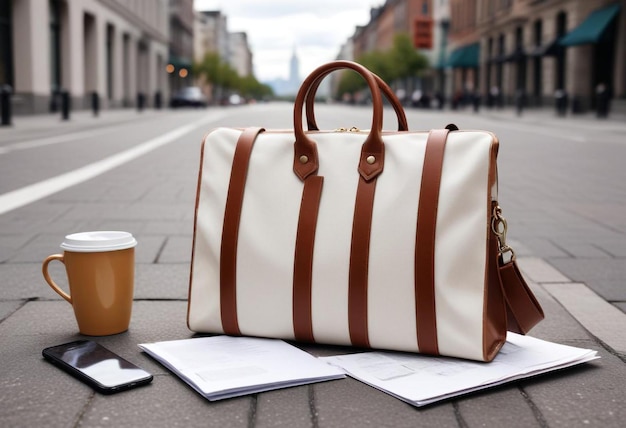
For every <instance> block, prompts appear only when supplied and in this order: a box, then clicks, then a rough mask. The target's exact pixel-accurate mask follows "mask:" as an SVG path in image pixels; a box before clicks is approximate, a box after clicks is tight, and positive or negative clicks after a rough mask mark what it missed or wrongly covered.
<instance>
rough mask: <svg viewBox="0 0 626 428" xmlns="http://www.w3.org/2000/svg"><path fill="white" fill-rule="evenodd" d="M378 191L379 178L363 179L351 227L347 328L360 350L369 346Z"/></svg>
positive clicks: (351, 339) (358, 191)
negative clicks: (369, 299)
mask: <svg viewBox="0 0 626 428" xmlns="http://www.w3.org/2000/svg"><path fill="white" fill-rule="evenodd" d="M375 190H376V178H373V179H371V180H368V181H366V180H365V179H364V178H363V177H360V179H359V185H358V187H357V192H356V202H355V207H354V219H353V223H352V246H351V248H350V273H349V285H348V326H349V329H350V341H351V342H352V345H354V346H361V347H369V346H370V344H369V337H368V328H367V286H368V265H369V249H370V232H371V229H372V212H373V210H374V192H375Z"/></svg>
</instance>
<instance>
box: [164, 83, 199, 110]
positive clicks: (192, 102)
mask: <svg viewBox="0 0 626 428" xmlns="http://www.w3.org/2000/svg"><path fill="white" fill-rule="evenodd" d="M207 104H208V101H207V98H206V97H205V96H204V94H203V93H202V89H200V88H199V87H197V86H188V87H186V88H183V89H181V90H179V91H177V92H176V93H175V94H174V95H173V96H172V99H171V100H170V107H174V108H176V107H206V106H207Z"/></svg>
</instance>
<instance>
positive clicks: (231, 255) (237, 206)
mask: <svg viewBox="0 0 626 428" xmlns="http://www.w3.org/2000/svg"><path fill="white" fill-rule="evenodd" d="M263 131H264V129H263V128H246V129H244V130H243V132H242V133H241V135H240V136H239V140H238V141H237V147H236V148H235V155H234V157H233V164H232V167H231V170H230V183H229V185H228V194H227V196H226V208H225V210H224V225H223V228H222V246H221V253H220V309H221V316H222V329H223V330H224V333H226V334H231V335H240V334H241V331H240V330H239V323H238V321H237V239H238V236H239V220H240V218H241V207H242V205H243V194H244V190H245V187H246V178H247V175H248V163H249V161H250V155H251V154H252V147H253V145H254V141H255V140H256V137H257V135H259V133H261V132H263Z"/></svg>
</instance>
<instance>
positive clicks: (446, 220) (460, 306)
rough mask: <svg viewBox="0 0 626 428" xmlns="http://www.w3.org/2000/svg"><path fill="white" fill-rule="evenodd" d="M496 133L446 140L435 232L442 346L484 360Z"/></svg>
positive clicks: (452, 353) (467, 133) (443, 351)
mask: <svg viewBox="0 0 626 428" xmlns="http://www.w3.org/2000/svg"><path fill="white" fill-rule="evenodd" d="M492 141H493V140H492V136H491V135H490V134H488V133H485V132H471V131H456V132H451V133H450V134H449V135H448V141H447V144H446V149H445V155H444V163H443V173H442V179H441V187H440V193H439V205H438V210H437V229H436V236H435V305H436V314H437V315H436V318H437V340H438V345H439V352H440V353H441V354H444V355H450V356H460V357H465V358H472V359H478V360H481V359H482V358H483V350H482V343H483V340H482V338H483V323H482V319H483V313H484V312H483V311H484V301H483V297H484V294H485V293H484V287H485V284H486V280H485V276H486V254H487V237H488V230H489V229H488V228H489V212H488V211H489V201H490V196H491V195H490V191H491V189H490V188H489V168H490V165H489V159H490V153H491V144H492Z"/></svg>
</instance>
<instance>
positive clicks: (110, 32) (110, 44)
mask: <svg viewBox="0 0 626 428" xmlns="http://www.w3.org/2000/svg"><path fill="white" fill-rule="evenodd" d="M115 49H116V46H115V28H114V27H113V25H112V24H107V43H106V61H107V63H106V70H107V98H108V99H110V100H112V99H113V74H114V73H113V70H114V68H113V61H114V52H115Z"/></svg>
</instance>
